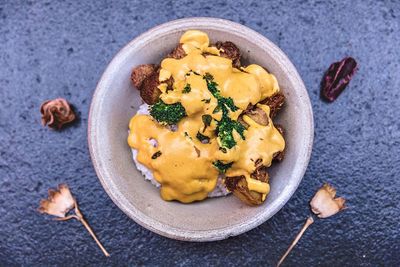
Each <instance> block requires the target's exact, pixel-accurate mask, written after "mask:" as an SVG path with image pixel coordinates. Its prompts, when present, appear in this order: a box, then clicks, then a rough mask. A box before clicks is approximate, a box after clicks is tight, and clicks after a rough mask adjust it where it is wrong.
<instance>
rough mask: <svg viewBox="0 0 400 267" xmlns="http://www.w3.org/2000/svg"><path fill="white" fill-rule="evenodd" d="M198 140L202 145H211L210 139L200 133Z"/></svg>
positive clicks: (198, 133)
mask: <svg viewBox="0 0 400 267" xmlns="http://www.w3.org/2000/svg"><path fill="white" fill-rule="evenodd" d="M196 138H197V139H199V141H200V142H202V143H209V142H210V137H208V136H206V135H203V134H201V133H200V132H197V135H196Z"/></svg>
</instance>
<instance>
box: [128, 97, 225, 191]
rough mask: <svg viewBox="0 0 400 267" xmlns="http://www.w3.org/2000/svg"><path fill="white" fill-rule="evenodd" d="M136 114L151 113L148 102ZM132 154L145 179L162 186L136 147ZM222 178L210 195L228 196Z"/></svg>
mask: <svg viewBox="0 0 400 267" xmlns="http://www.w3.org/2000/svg"><path fill="white" fill-rule="evenodd" d="M136 114H144V115H148V114H149V105H147V104H143V105H141V106H140V107H139V110H138V111H137V113H136ZM149 142H151V143H152V145H153V146H157V141H156V140H154V139H152V140H150V141H149ZM132 156H133V161H134V162H135V164H136V168H137V169H138V170H139V171H140V172H141V173H142V174H143V176H144V179H145V180H148V181H150V182H151V183H152V184H153V185H155V186H156V187H160V186H161V185H160V183H159V182H157V181H156V180H155V179H154V176H153V173H152V171H151V170H149V169H148V168H147V167H146V166H144V165H143V164H141V163H140V162H139V161H138V160H137V150H136V149H132ZM222 178H223V177H222V176H218V180H217V186H216V187H215V189H214V190H213V191H212V192H210V193H209V194H208V197H222V196H226V195H228V194H229V191H228V190H227V189H226V187H225V185H224V184H223V181H222Z"/></svg>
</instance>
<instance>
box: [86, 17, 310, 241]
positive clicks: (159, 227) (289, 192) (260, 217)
mask: <svg viewBox="0 0 400 267" xmlns="http://www.w3.org/2000/svg"><path fill="white" fill-rule="evenodd" d="M196 25H202V26H203V25H204V27H210V29H212V28H216V29H218V30H221V31H223V30H226V28H229V30H230V31H236V32H241V33H245V34H246V35H247V36H250V35H251V36H252V37H253V38H254V39H256V41H253V42H254V43H255V44H257V45H258V46H259V43H265V44H266V46H268V48H269V49H272V50H275V51H274V52H275V54H277V55H278V56H279V57H280V60H281V61H284V62H285V64H284V67H285V68H286V72H290V73H291V75H292V77H291V79H292V80H293V79H294V80H296V84H297V85H298V86H297V87H298V90H299V91H300V93H301V95H303V96H304V97H302V101H303V104H304V107H305V108H306V109H305V110H304V111H305V112H306V117H307V118H309V121H308V128H307V129H308V130H309V133H308V135H307V136H306V137H305V138H306V139H305V140H304V142H305V143H306V144H307V147H306V148H305V150H304V151H302V156H303V157H302V158H300V159H299V160H301V162H300V163H297V165H299V166H301V168H300V169H299V170H298V171H297V175H296V177H297V180H296V181H294V182H292V183H291V184H290V185H288V186H286V187H285V189H284V190H283V191H282V192H281V193H280V196H279V197H278V200H279V201H276V200H275V201H274V202H273V203H271V204H275V205H273V206H270V207H269V212H260V213H259V214H257V216H255V218H253V219H252V220H247V221H246V222H245V223H239V224H236V225H233V226H227V227H224V228H220V229H212V230H198V231H194V230H185V229H180V228H176V227H173V226H169V225H165V224H162V223H160V222H159V221H157V220H155V219H153V218H151V217H149V216H147V215H146V214H144V213H142V212H141V211H139V210H138V209H136V207H135V206H134V205H132V204H131V203H130V202H129V201H128V200H127V199H126V198H125V197H124V196H123V194H122V193H121V192H119V190H118V189H117V187H116V185H115V184H114V182H113V181H112V180H111V179H108V178H107V175H106V172H105V171H104V170H103V169H102V164H101V159H100V158H101V157H100V156H99V155H98V154H97V152H96V151H98V145H97V144H96V142H95V141H94V140H95V139H96V131H95V124H96V123H95V122H96V120H97V118H96V112H95V110H96V108H97V107H96V106H98V105H97V103H98V102H99V101H100V100H101V98H100V91H101V88H102V84H103V83H105V81H106V80H107V76H108V75H107V73H108V72H109V71H110V69H111V67H112V65H114V64H115V63H117V62H118V59H119V58H123V56H124V54H125V53H126V52H127V51H128V49H129V48H130V47H131V46H134V45H137V43H138V44H139V43H141V42H142V40H146V39H148V38H151V37H152V36H153V35H154V34H157V32H158V31H161V30H165V31H166V30H176V31H180V30H182V28H188V27H191V28H196ZM87 135H88V146H89V152H90V156H91V159H92V163H93V166H94V169H95V171H96V174H97V177H98V178H99V180H100V183H101V184H102V186H103V188H104V190H105V191H106V193H107V194H108V195H109V197H110V198H111V200H112V201H113V202H114V204H115V205H117V207H119V208H120V209H121V210H122V211H123V212H124V213H125V214H126V215H128V217H130V218H131V219H133V220H134V221H135V222H136V223H138V224H139V225H141V226H143V227H144V228H146V229H148V230H150V231H152V232H155V233H157V234H159V235H162V236H165V237H168V238H172V239H177V240H183V241H198V242H204V241H216V240H222V239H226V238H228V237H231V236H236V235H239V234H242V233H245V232H247V231H249V230H251V229H253V228H255V227H257V226H259V225H260V224H262V223H264V222H266V221H267V220H268V219H270V218H271V217H272V216H274V215H275V214H276V213H277V212H278V211H279V210H280V209H281V208H282V207H283V206H284V205H285V204H286V203H287V202H288V201H289V199H290V198H291V197H292V196H293V194H294V192H295V191H296V189H297V188H298V186H299V184H300V182H301V181H302V179H303V176H304V174H305V172H306V170H307V167H308V163H309V160H310V157H311V152H312V146H313V139H314V119H313V112H312V106H311V101H310V98H309V96H308V93H307V90H306V88H305V86H304V83H303V81H302V79H301V77H300V75H299V74H298V72H297V70H296V68H295V66H294V65H293V64H292V63H291V61H290V60H289V58H288V57H287V56H286V54H285V53H284V52H283V51H282V50H281V49H280V48H279V47H278V46H277V45H275V44H274V43H272V42H271V41H270V40H268V39H267V38H266V37H264V36H263V35H261V34H259V33H258V32H256V31H254V30H252V29H250V28H248V27H246V26H244V25H241V24H238V23H236V22H232V21H229V20H225V19H220V18H211V17H191V18H183V19H177V20H172V21H169V22H166V23H163V24H160V25H158V26H156V27H153V28H151V29H149V30H147V31H145V32H144V33H142V34H140V35H138V36H137V37H135V38H134V39H132V40H131V41H130V42H129V43H127V44H126V45H125V46H124V47H123V48H122V49H121V50H119V51H118V53H117V54H116V55H115V56H114V57H113V58H112V60H111V61H110V62H109V63H108V65H107V67H106V68H105V70H104V72H103V74H102V76H101V78H100V80H99V82H98V83H97V86H96V89H95V91H94V93H93V97H92V100H91V105H90V109H89V117H88V128H87ZM279 198H280V199H279Z"/></svg>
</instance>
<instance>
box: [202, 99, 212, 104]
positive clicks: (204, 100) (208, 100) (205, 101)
mask: <svg viewBox="0 0 400 267" xmlns="http://www.w3.org/2000/svg"><path fill="white" fill-rule="evenodd" d="M201 101H203V102H204V103H206V104H210V102H211V98H208V99H202V100H201Z"/></svg>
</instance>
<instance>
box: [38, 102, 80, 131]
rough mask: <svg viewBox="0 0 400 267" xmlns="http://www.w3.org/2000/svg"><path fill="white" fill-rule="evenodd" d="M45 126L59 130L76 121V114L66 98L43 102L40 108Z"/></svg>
mask: <svg viewBox="0 0 400 267" xmlns="http://www.w3.org/2000/svg"><path fill="white" fill-rule="evenodd" d="M40 112H41V113H42V124H43V126H46V125H47V126H49V127H50V128H53V129H56V130H59V129H61V127H62V126H63V125H64V124H66V123H69V122H72V121H73V120H75V117H76V116H75V113H74V111H73V110H72V108H71V106H70V104H69V103H68V102H67V100H65V99H64V98H56V99H54V100H47V101H45V102H43V104H42V105H41V107H40Z"/></svg>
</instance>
